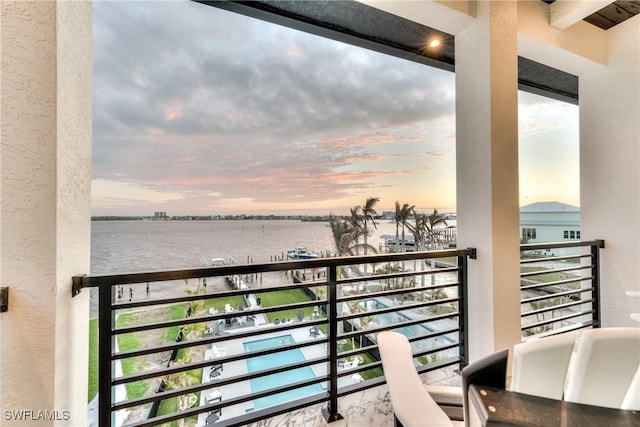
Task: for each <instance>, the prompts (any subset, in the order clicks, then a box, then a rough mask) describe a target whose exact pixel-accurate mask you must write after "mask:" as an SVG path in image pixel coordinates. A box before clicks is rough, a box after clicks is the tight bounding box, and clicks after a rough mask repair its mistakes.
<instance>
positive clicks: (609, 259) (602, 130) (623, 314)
mask: <svg viewBox="0 0 640 427" xmlns="http://www.w3.org/2000/svg"><path fill="white" fill-rule="evenodd" d="M606 34H607V57H606V64H605V65H600V64H593V65H592V66H591V67H583V72H582V74H581V75H580V76H579V84H580V87H579V89H580V199H581V203H580V205H581V222H582V224H581V229H582V239H583V240H592V239H604V241H605V249H604V250H603V251H601V254H600V255H601V258H600V259H601V270H600V272H601V277H602V279H601V282H600V284H601V302H602V304H601V307H602V326H604V327H611V326H625V327H637V326H638V323H637V322H635V321H633V320H632V319H631V313H634V312H636V311H638V305H637V304H638V301H637V300H634V299H632V298H630V297H629V296H628V295H627V292H633V291H637V290H638V289H640V285H639V284H638V277H640V264H639V263H638V258H639V257H640V190H639V188H640V172H639V171H640V146H639V145H638V143H639V142H640V122H638V117H640V96H639V94H640V16H635V17H633V18H631V19H629V20H627V21H625V22H622V23H621V24H618V25H616V26H615V27H613V28H611V29H609V30H607V32H606Z"/></svg>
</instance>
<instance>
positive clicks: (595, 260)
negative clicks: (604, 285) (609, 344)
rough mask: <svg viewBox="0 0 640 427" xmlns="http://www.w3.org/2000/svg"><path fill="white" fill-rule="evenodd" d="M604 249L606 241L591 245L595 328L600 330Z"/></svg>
mask: <svg viewBox="0 0 640 427" xmlns="http://www.w3.org/2000/svg"><path fill="white" fill-rule="evenodd" d="M603 247H604V240H597V244H595V245H591V262H592V264H591V275H592V277H593V292H592V295H593V299H594V300H595V301H594V302H593V326H594V327H595V328H599V327H600V326H601V324H600V248H603Z"/></svg>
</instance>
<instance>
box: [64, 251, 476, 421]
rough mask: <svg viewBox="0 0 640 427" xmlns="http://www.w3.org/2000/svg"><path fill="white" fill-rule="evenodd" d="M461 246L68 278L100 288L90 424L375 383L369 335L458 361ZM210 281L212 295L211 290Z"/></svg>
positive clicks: (462, 319) (283, 406)
mask: <svg viewBox="0 0 640 427" xmlns="http://www.w3.org/2000/svg"><path fill="white" fill-rule="evenodd" d="M473 254H474V251H473V250H472V249H464V250H447V251H437V252H415V253H401V254H384V255H364V256H356V257H336V258H316V259H311V260H305V261H284V262H273V263H267V264H244V265H237V264H236V265H225V266H221V267H205V268H197V269H189V270H172V271H161V272H144V273H132V274H117V275H105V276H78V277H75V278H74V292H76V293H77V292H79V291H80V290H81V289H82V288H86V287H97V288H98V294H99V308H98V311H99V326H98V341H99V344H98V348H99V351H98V362H97V366H98V378H99V386H98V393H99V411H98V412H99V425H100V426H111V425H118V426H120V425H128V426H152V425H160V424H165V423H171V422H173V421H175V420H179V419H188V420H190V422H191V424H194V423H195V424H197V425H204V424H206V423H214V425H225V426H236V425H243V424H247V423H250V422H254V421H258V420H262V419H265V418H269V417H271V416H274V415H278V414H282V413H285V412H290V411H292V410H295V409H299V408H303V407H307V406H310V405H313V404H320V403H322V404H326V408H325V409H324V411H323V412H324V415H325V418H326V419H327V420H328V421H333V420H336V419H339V418H340V414H339V413H338V399H339V398H340V397H341V396H345V395H348V394H350V393H354V392H357V391H361V390H365V389H368V388H371V387H375V386H378V385H380V384H383V383H384V377H383V376H382V369H381V362H380V360H379V355H378V350H377V346H376V340H375V334H376V333H377V332H379V331H381V330H385V329H394V330H397V331H400V332H402V333H404V334H405V335H407V336H408V337H409V339H410V341H411V343H412V346H413V348H414V357H415V358H416V359H417V361H418V362H419V364H420V366H419V368H418V370H419V371H420V372H421V373H425V372H431V371H435V370H444V371H448V372H449V373H450V374H451V375H454V374H453V372H454V370H458V369H460V368H462V367H463V366H464V365H466V363H467V356H466V353H465V343H466V342H467V337H466V331H467V327H466V319H467V315H466V312H467V309H466V305H465V301H466V298H465V296H466V286H467V259H468V257H472V256H473ZM214 288H215V289H214Z"/></svg>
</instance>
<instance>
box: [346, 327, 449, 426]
mask: <svg viewBox="0 0 640 427" xmlns="http://www.w3.org/2000/svg"><path fill="white" fill-rule="evenodd" d="M377 341H378V350H379V351H380V360H382V369H383V371H384V376H385V378H386V380H387V385H388V387H389V395H390V397H391V406H392V407H393V412H394V415H395V417H396V418H397V420H398V421H399V422H400V423H401V424H402V425H403V426H404V427H412V426H415V427H428V426H433V427H435V426H451V425H452V424H451V420H450V419H449V417H447V414H445V412H444V411H443V410H442V409H440V407H439V406H438V404H437V403H436V402H435V400H433V398H432V397H431V396H430V395H429V392H427V389H426V388H425V387H424V385H423V384H422V381H421V380H420V376H419V375H418V372H417V371H416V368H415V366H414V364H413V351H412V350H411V344H410V343H409V340H408V339H407V337H405V336H404V335H402V334H399V333H397V332H392V331H383V332H380V333H379V334H378V335H377ZM356 360H357V359H356ZM354 362H355V361H354ZM356 363H357V362H356Z"/></svg>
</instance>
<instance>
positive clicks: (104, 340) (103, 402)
mask: <svg viewBox="0 0 640 427" xmlns="http://www.w3.org/2000/svg"><path fill="white" fill-rule="evenodd" d="M98 296H99V300H98V313H99V317H98V425H99V426H100V427H104V426H107V427H109V426H113V425H114V421H113V418H112V416H111V407H112V405H113V391H112V388H111V381H112V379H113V375H114V370H113V364H112V363H111V351H112V349H114V348H115V345H114V344H115V342H114V340H115V338H114V337H113V336H112V334H111V331H112V329H113V325H114V324H115V319H114V314H113V311H112V310H111V304H112V301H113V287H112V286H111V284H104V283H103V284H100V287H99V288H98Z"/></svg>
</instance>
